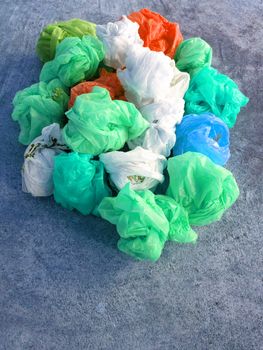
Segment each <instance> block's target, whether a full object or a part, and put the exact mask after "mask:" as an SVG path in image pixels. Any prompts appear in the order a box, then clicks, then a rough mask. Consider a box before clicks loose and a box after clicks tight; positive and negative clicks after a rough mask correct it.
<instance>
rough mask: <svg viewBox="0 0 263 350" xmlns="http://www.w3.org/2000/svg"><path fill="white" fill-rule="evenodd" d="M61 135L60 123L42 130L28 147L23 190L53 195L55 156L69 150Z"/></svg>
mask: <svg viewBox="0 0 263 350" xmlns="http://www.w3.org/2000/svg"><path fill="white" fill-rule="evenodd" d="M68 150H69V149H68V147H67V146H66V145H65V144H64V142H63V140H62V137H61V130H60V127H59V124H56V123H54V124H51V125H49V126H46V127H45V128H44V129H43V130H42V134H41V136H39V137H37V138H36V139H35V140H34V141H33V142H32V143H31V144H30V145H29V146H28V147H27V149H26V151H25V154H24V164H23V167H22V172H21V175H22V190H23V191H24V192H26V193H31V194H32V195H33V196H37V197H41V196H51V195H52V193H53V168H54V157H55V156H56V155H58V154H60V153H63V152H65V151H68Z"/></svg>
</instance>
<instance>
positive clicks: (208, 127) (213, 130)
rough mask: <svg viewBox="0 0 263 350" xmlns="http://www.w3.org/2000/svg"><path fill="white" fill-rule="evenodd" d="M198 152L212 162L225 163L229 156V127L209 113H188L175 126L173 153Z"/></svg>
mask: <svg viewBox="0 0 263 350" xmlns="http://www.w3.org/2000/svg"><path fill="white" fill-rule="evenodd" d="M188 151H190V152H199V153H202V154H204V155H206V156H207V157H209V158H210V159H211V160H212V161H213V162H214V163H216V164H219V165H225V164H226V162H227V161H228V159H229V157H230V151H229V129H228V127H227V125H226V124H225V123H224V122H223V121H222V120H221V119H219V118H217V117H215V116H214V115H213V114H211V113H204V114H199V115H197V114H189V115H186V116H185V117H184V118H183V121H182V122H181V124H180V125H178V126H177V128H176V144H175V146H174V149H173V154H174V155H179V154H183V153H185V152H188Z"/></svg>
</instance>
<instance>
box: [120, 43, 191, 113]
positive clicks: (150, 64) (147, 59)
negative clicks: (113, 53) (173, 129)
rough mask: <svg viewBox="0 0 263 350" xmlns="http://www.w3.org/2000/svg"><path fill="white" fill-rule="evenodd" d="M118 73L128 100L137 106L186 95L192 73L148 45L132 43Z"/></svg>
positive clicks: (173, 99)
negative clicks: (177, 65) (124, 66)
mask: <svg viewBox="0 0 263 350" xmlns="http://www.w3.org/2000/svg"><path fill="white" fill-rule="evenodd" d="M117 75H118V77H119V79H120V82H121V84H122V86H123V87H124V90H125V96H126V97H127V99H128V101H130V102H133V103H134V104H135V106H136V107H138V108H141V107H143V106H144V105H148V104H151V103H157V102H162V101H170V102H171V101H175V100H177V99H180V98H183V97H184V94H185V92H186V90H187V89H188V86H189V80H190V76H189V74H188V73H182V72H180V71H179V70H178V69H177V68H176V67H175V62H174V60H171V59H170V58H169V57H168V56H165V55H164V54H163V53H162V52H155V51H151V50H149V49H148V48H146V47H138V46H136V47H131V48H130V49H129V52H128V54H127V59H126V68H125V69H124V70H118V72H117Z"/></svg>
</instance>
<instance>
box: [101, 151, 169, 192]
mask: <svg viewBox="0 0 263 350" xmlns="http://www.w3.org/2000/svg"><path fill="white" fill-rule="evenodd" d="M100 160H101V161H102V163H104V166H105V169H106V171H107V172H108V173H109V174H110V178H111V181H112V182H113V183H114V184H115V186H116V187H117V189H118V190H120V189H122V188H123V187H124V186H125V184H126V183H127V182H130V183H131V188H132V189H134V190H146V189H153V188H155V187H156V186H157V185H158V183H159V182H163V180H164V176H163V170H164V168H165V167H166V162H167V161H166V158H165V157H164V156H161V155H158V154H154V153H153V152H151V151H148V150H145V149H143V148H141V147H137V148H135V149H134V150H132V151H128V152H120V151H115V152H108V153H103V154H101V155H100Z"/></svg>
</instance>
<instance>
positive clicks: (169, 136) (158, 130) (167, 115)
mask: <svg viewBox="0 0 263 350" xmlns="http://www.w3.org/2000/svg"><path fill="white" fill-rule="evenodd" d="M140 112H141V114H142V116H143V117H144V118H145V119H146V120H147V121H148V122H149V123H150V127H149V128H148V129H147V130H146V131H145V132H144V133H143V134H142V135H140V136H139V137H137V138H136V139H134V140H132V141H129V142H128V146H129V148H130V149H134V148H135V147H137V146H141V147H143V148H145V149H148V150H150V151H152V152H154V153H157V154H161V155H164V156H165V157H168V156H169V155H170V153H171V149H172V148H173V146H174V144H175V125H176V124H177V123H180V121H181V120H182V117H183V114H184V100H183V99H182V98H181V99H177V100H174V101H172V102H160V103H152V104H149V105H146V106H143V107H142V108H141V109H140Z"/></svg>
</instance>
